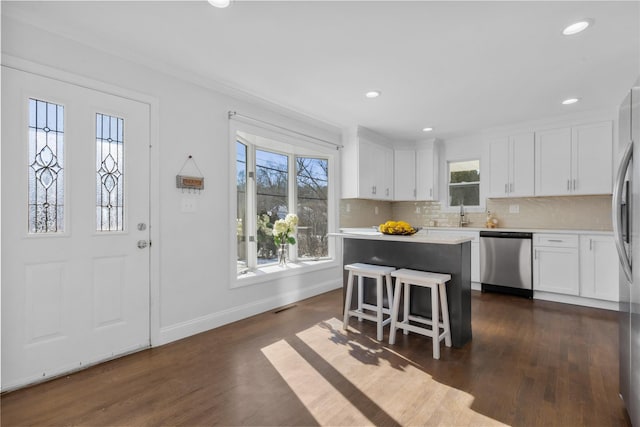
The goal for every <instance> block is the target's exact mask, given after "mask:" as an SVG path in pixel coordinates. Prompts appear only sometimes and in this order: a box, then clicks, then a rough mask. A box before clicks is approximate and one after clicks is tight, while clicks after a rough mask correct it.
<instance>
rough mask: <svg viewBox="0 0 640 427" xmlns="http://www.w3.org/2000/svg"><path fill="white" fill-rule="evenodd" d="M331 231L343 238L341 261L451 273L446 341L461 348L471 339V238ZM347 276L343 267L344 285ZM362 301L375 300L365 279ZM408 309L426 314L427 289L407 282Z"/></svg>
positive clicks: (428, 305) (428, 314)
mask: <svg viewBox="0 0 640 427" xmlns="http://www.w3.org/2000/svg"><path fill="white" fill-rule="evenodd" d="M332 235H333V236H336V237H340V238H341V240H342V260H343V265H347V264H352V263H356V262H363V263H367V264H376V265H387V266H393V267H396V268H398V269H400V268H410V269H414V270H422V271H431V272H434V273H443V274H450V275H451V280H450V281H449V282H447V303H448V306H449V318H450V321H451V341H452V344H453V346H454V347H462V346H464V345H465V344H466V343H467V342H469V341H470V340H471V337H472V334H471V238H469V237H463V236H457V235H453V234H452V235H437V236H429V234H428V233H427V234H423V233H417V234H414V235H412V236H389V235H384V234H382V233H379V232H376V231H373V230H370V229H357V230H348V229H347V230H343V232H341V233H335V234H332ZM347 278H348V273H347V272H346V271H344V272H343V289H344V290H346V285H347ZM355 300H356V298H353V299H352V301H354V302H355ZM364 300H365V302H367V303H369V304H375V301H376V290H375V284H374V281H373V280H371V279H365V292H364ZM385 300H386V299H385ZM385 304H386V302H385ZM354 307H355V306H354ZM410 311H411V314H413V315H417V316H424V317H428V318H430V317H431V294H430V292H429V289H426V288H418V287H412V289H411V307H410Z"/></svg>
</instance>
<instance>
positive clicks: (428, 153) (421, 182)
mask: <svg viewBox="0 0 640 427" xmlns="http://www.w3.org/2000/svg"><path fill="white" fill-rule="evenodd" d="M439 161H440V145H439V143H438V142H437V141H431V142H428V143H424V144H422V145H421V146H419V147H418V149H417V150H416V199H417V200H438V171H439V169H438V164H439Z"/></svg>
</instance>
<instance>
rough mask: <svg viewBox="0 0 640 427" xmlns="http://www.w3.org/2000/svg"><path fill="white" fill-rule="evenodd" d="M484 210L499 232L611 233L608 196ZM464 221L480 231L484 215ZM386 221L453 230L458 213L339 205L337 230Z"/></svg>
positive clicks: (431, 206)
mask: <svg viewBox="0 0 640 427" xmlns="http://www.w3.org/2000/svg"><path fill="white" fill-rule="evenodd" d="M487 210H489V211H491V213H492V214H493V215H494V217H496V218H497V219H498V221H499V224H498V227H501V228H544V229H568V230H599V231H610V230H611V229H612V223H611V196H610V195H599V196H562V197H523V198H512V199H487ZM376 212H377V213H376ZM466 218H467V220H468V221H470V222H469V224H468V226H470V227H484V224H485V221H486V218H487V214H486V212H466ZM388 219H395V220H400V219H401V220H404V221H407V222H409V223H411V224H413V225H414V226H419V227H427V226H432V225H435V226H438V227H456V226H458V220H459V213H458V212H457V211H456V212H449V211H444V210H442V209H441V205H440V203H439V202H385V201H375V200H362V199H343V200H341V202H340V227H369V226H373V225H378V224H380V223H382V222H384V221H386V220H388Z"/></svg>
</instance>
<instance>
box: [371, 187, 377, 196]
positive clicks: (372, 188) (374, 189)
mask: <svg viewBox="0 0 640 427" xmlns="http://www.w3.org/2000/svg"><path fill="white" fill-rule="evenodd" d="M371 194H376V186H375V185H374V186H373V187H371Z"/></svg>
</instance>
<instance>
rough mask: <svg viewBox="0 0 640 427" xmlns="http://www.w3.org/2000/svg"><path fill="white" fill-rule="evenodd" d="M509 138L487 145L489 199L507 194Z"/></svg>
mask: <svg viewBox="0 0 640 427" xmlns="http://www.w3.org/2000/svg"><path fill="white" fill-rule="evenodd" d="M509 157H510V156H509V138H501V139H496V140H494V141H491V142H490V143H489V197H506V196H507V195H508V194H509V163H510V162H509Z"/></svg>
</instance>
